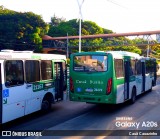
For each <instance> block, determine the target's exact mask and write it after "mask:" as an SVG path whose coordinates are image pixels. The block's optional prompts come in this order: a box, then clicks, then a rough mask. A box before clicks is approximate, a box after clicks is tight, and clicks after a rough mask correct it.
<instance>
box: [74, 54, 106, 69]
mask: <svg viewBox="0 0 160 139" xmlns="http://www.w3.org/2000/svg"><path fill="white" fill-rule="evenodd" d="M73 70H74V71H82V72H88V71H91V72H92V71H93V72H94V71H96V72H103V71H107V56H105V55H86V56H75V57H74V63H73Z"/></svg>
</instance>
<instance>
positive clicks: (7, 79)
mask: <svg viewBox="0 0 160 139" xmlns="http://www.w3.org/2000/svg"><path fill="white" fill-rule="evenodd" d="M65 89H66V56H64V55H58V54H40V53H39V54H38V53H33V52H31V51H13V50H2V51H1V52H0V92H1V95H0V124H3V123H6V122H9V121H11V120H14V119H16V118H19V117H22V116H24V115H27V114H30V113H33V112H36V111H38V110H44V111H45V110H49V109H50V108H51V104H52V103H54V102H56V101H60V100H63V93H64V90H65Z"/></svg>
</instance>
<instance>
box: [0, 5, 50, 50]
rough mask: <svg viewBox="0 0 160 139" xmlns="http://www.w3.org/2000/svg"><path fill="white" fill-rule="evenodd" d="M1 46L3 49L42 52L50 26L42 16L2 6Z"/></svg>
mask: <svg viewBox="0 0 160 139" xmlns="http://www.w3.org/2000/svg"><path fill="white" fill-rule="evenodd" d="M0 21H2V22H0V46H1V48H3V49H6V48H8V49H18V50H21V49H22V50H23V49H35V50H38V51H41V49H42V36H44V35H45V34H46V33H47V32H48V29H49V28H48V25H47V24H46V23H45V22H44V21H43V20H42V17H41V16H40V15H36V14H34V13H32V12H26V13H21V12H15V11H12V10H9V9H6V8H4V7H3V6H0Z"/></svg>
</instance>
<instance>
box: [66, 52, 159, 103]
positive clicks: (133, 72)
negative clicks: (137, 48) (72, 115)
mask: <svg viewBox="0 0 160 139" xmlns="http://www.w3.org/2000/svg"><path fill="white" fill-rule="evenodd" d="M69 82H70V84H69V85H70V100H71V101H80V102H88V103H107V104H118V103H123V102H125V101H128V100H130V101H131V102H132V103H134V102H135V100H136V96H137V95H139V94H142V93H143V92H146V91H148V90H151V89H152V86H155V85H156V59H152V58H145V57H142V56H140V55H139V54H136V53H132V52H125V51H108V52H82V53H74V54H72V55H71V57H70V79H69Z"/></svg>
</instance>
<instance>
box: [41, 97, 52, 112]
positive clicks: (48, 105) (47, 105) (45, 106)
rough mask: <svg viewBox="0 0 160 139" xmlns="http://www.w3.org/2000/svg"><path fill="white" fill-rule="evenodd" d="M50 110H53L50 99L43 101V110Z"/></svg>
mask: <svg viewBox="0 0 160 139" xmlns="http://www.w3.org/2000/svg"><path fill="white" fill-rule="evenodd" d="M50 109H51V102H50V101H49V99H44V100H43V101H42V107H41V110H42V111H49V110H50Z"/></svg>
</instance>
